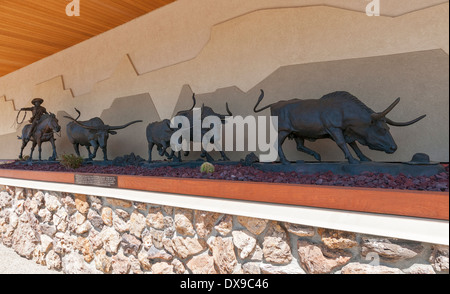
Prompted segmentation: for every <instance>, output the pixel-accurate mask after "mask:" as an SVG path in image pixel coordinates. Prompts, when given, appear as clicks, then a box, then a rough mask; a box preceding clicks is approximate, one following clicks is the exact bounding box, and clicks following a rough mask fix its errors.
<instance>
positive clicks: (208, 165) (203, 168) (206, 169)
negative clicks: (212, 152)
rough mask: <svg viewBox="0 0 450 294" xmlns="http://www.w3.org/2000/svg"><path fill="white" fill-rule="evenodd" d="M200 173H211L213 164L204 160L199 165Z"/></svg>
mask: <svg viewBox="0 0 450 294" xmlns="http://www.w3.org/2000/svg"><path fill="white" fill-rule="evenodd" d="M200 172H201V173H207V174H212V173H213V172H214V165H212V164H211V163H209V162H205V163H203V164H202V165H201V166H200Z"/></svg>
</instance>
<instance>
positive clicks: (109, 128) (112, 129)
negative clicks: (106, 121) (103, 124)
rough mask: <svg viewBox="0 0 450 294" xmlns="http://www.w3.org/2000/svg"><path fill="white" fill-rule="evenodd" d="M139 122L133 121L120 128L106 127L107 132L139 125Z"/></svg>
mask: <svg viewBox="0 0 450 294" xmlns="http://www.w3.org/2000/svg"><path fill="white" fill-rule="evenodd" d="M140 122H142V120H135V121H132V122H129V123H127V124H124V125H122V126H107V130H108V131H114V130H121V129H125V128H126V127H128V126H130V125H132V124H135V123H140Z"/></svg>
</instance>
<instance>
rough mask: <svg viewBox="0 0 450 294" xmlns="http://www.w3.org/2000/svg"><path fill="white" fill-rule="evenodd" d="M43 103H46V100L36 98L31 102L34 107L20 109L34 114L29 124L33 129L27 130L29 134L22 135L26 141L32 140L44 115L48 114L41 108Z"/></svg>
mask: <svg viewBox="0 0 450 294" xmlns="http://www.w3.org/2000/svg"><path fill="white" fill-rule="evenodd" d="M42 103H44V99H42V98H34V99H33V100H31V104H33V106H32V107H22V108H21V109H20V111H31V114H32V117H31V118H30V120H29V122H30V123H31V127H29V128H27V132H26V133H25V134H22V138H24V139H25V140H30V137H31V135H33V133H34V131H35V129H36V126H37V124H38V122H39V120H40V119H41V117H42V115H44V114H48V112H47V109H45V107H43V106H41V104H42Z"/></svg>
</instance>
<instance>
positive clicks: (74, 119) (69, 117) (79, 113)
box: [64, 108, 81, 121]
mask: <svg viewBox="0 0 450 294" xmlns="http://www.w3.org/2000/svg"><path fill="white" fill-rule="evenodd" d="M75 111H76V112H77V113H78V116H77V118H73V117H71V116H70V115H69V116H67V115H64V117H65V118H68V119H70V120H73V121H77V120H78V119H79V118H80V116H81V112H80V111H79V110H78V109H76V108H75Z"/></svg>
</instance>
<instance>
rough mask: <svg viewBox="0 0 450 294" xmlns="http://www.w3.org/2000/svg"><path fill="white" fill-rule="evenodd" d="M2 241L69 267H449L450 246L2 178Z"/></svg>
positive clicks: (211, 270)
mask: <svg viewBox="0 0 450 294" xmlns="http://www.w3.org/2000/svg"><path fill="white" fill-rule="evenodd" d="M0 243H2V244H3V245H5V246H7V247H12V248H13V249H14V250H15V251H16V252H17V254H19V255H20V256H22V257H24V258H27V259H30V260H33V261H34V262H36V263H38V264H41V265H42V266H46V267H47V268H49V269H52V270H57V271H61V272H63V273H108V274H109V273H112V274H126V273H139V274H142V273H153V274H169V273H177V274H183V273H195V274H197V273H201V274H215V273H220V274H230V273H248V274H265V273H281V274H305V273H310V274H320V273H331V274H338V273H341V274H352V273H371V274H375V273H389V274H402V273H407V274H416V273H427V274H428V273H429V274H435V273H438V274H439V273H448V272H449V265H448V260H449V257H448V246H441V245H433V244H427V243H420V242H412V241H406V240H398V239H393V238H384V237H379V236H368V235H362V234H355V233H351V232H343V231H335V230H329V229H324V228H314V227H307V226H302V225H299V224H292V223H283V222H277V221H272V220H265V219H255V218H249V217H243V216H235V215H224V214H219V213H214V212H207V211H198V210H190V209H184V208H177V207H169V206H158V205H152V204H148V203H138V202H130V201H125V200H120V199H113V198H103V197H97V196H89V195H80V194H69V193H58V192H47V191H37V190H32V189H24V188H18V187H10V186H0Z"/></svg>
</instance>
